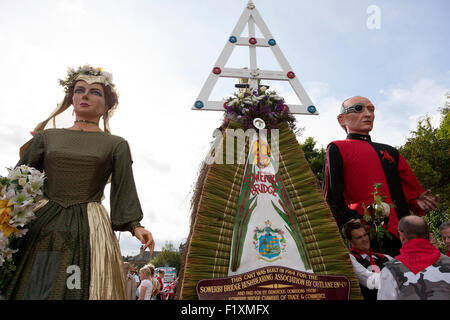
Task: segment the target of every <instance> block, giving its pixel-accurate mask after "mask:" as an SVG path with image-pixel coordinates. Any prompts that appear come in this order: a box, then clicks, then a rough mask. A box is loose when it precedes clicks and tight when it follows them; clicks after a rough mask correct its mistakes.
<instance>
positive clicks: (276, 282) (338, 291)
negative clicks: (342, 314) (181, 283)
mask: <svg viewBox="0 0 450 320" xmlns="http://www.w3.org/2000/svg"><path fill="white" fill-rule="evenodd" d="M349 294H350V281H349V280H348V279H347V278H346V277H344V276H328V275H326V276H325V275H318V274H313V273H307V272H303V271H299V270H295V269H291V268H286V267H280V266H272V267H264V268H259V269H256V270H253V271H250V272H247V273H243V274H239V275H235V276H232V277H228V278H218V279H204V280H200V281H199V282H198V283H197V295H198V298H199V299H200V300H348V299H349Z"/></svg>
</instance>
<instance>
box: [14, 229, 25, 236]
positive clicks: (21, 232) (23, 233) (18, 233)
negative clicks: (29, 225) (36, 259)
mask: <svg viewBox="0 0 450 320" xmlns="http://www.w3.org/2000/svg"><path fill="white" fill-rule="evenodd" d="M27 232H28V229H26V228H24V229H20V230H19V231H17V232H15V233H14V235H15V236H16V238H22V237H23V236H24V235H26V234H27Z"/></svg>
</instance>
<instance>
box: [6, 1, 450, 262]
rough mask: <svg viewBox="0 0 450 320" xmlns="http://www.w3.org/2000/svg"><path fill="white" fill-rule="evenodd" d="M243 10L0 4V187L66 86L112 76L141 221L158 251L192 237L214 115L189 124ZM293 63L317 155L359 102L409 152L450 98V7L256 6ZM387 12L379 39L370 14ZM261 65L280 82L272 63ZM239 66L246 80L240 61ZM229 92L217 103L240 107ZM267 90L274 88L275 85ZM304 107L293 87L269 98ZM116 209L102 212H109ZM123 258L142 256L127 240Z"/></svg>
mask: <svg viewBox="0 0 450 320" xmlns="http://www.w3.org/2000/svg"><path fill="white" fill-rule="evenodd" d="M246 3H247V0H228V1H216V0H191V1H181V0H166V1H156V0H153V1H149V0H139V1H137V0H136V1H119V0H108V1H99V0H94V1H92V0H91V1H83V0H40V1H31V0H29V1H24V0H19V1H5V0H0V44H1V50H0V70H1V72H0V74H1V75H2V76H1V77H0V88H1V89H0V90H1V91H0V92H1V94H0V111H1V114H2V117H0V141H2V144H3V146H2V150H3V152H2V156H1V157H0V174H6V169H2V168H5V167H7V166H13V165H14V164H15V163H16V162H17V160H18V151H17V150H18V147H19V146H20V145H21V144H23V143H24V142H25V141H27V140H28V139H29V138H30V135H29V133H28V132H29V131H30V130H32V129H33V128H34V127H35V126H36V124H37V123H38V122H39V121H41V120H42V119H44V118H45V117H47V116H48V114H50V112H51V111H52V110H53V109H54V108H55V106H56V104H57V103H58V102H59V101H61V99H62V97H63V91H62V89H61V88H60V87H59V86H58V83H57V79H59V78H63V77H64V76H65V72H66V70H67V68H68V67H76V66H78V65H82V64H85V63H90V64H92V65H95V66H101V67H103V68H104V69H106V70H107V71H110V72H112V73H113V75H114V79H115V83H116V85H117V88H118V90H119V94H120V105H119V109H118V111H117V112H116V114H115V115H114V117H113V118H112V120H111V128H112V131H113V133H114V134H117V135H120V136H123V137H124V138H126V139H127V140H128V141H129V143H130V146H131V149H132V152H133V159H134V165H133V167H134V172H135V180H136V185H137V189H138V193H139V196H140V198H141V205H142V207H143V210H144V214H145V218H144V220H143V222H142V223H143V224H144V225H145V226H147V227H148V228H149V229H150V230H151V231H152V232H153V233H154V236H155V239H156V242H157V248H161V246H162V245H164V243H165V241H172V242H173V243H174V245H175V246H178V244H179V243H180V242H181V241H184V240H185V239H186V237H187V234H188V225H189V199H190V192H191V188H192V185H193V183H194V182H195V179H196V175H197V170H198V167H199V165H200V162H201V161H202V159H203V158H204V156H205V154H206V152H207V150H208V147H209V143H210V142H211V139H212V132H213V130H214V128H216V127H217V126H218V125H219V124H220V119H221V117H222V114H221V113H219V112H206V111H205V112H196V111H192V110H191V106H192V103H193V102H194V101H195V99H196V97H197V95H198V93H199V92H200V89H201V88H202V86H203V84H204V82H205V80H206V78H207V76H208V74H209V72H210V71H211V69H212V67H213V66H214V63H215V61H216V59H217V58H218V56H219V54H220V52H221V50H222V49H223V47H224V45H225V43H226V41H227V39H228V37H229V36H230V34H231V31H232V30H233V28H234V26H235V24H236V23H237V21H238V18H239V16H240V15H241V13H242V11H243V9H244V7H245V5H246ZM254 3H255V5H256V7H257V9H258V11H259V12H260V14H261V15H262V17H263V19H264V21H265V23H266V24H267V26H268V27H269V29H270V31H271V33H272V35H273V36H274V38H275V39H276V40H277V44H278V45H279V46H280V48H281V50H282V51H283V53H284V55H285V56H286V58H287V60H288V61H289V63H290V65H291V66H292V68H293V71H294V72H295V73H296V75H297V76H298V78H299V79H300V81H301V82H302V84H303V86H304V87H305V89H306V91H307V92H308V94H309V95H310V97H311V98H312V100H313V102H314V103H315V105H316V106H317V108H318V111H319V113H320V115H319V116H296V117H297V120H298V126H303V127H305V131H304V135H303V136H301V137H298V139H299V141H302V140H304V138H306V137H307V136H314V137H315V139H316V140H317V141H318V144H319V146H320V145H323V146H326V145H327V144H328V143H329V142H330V141H332V140H335V139H342V138H344V136H345V135H344V132H343V131H342V130H341V129H340V127H339V125H338V124H337V122H336V114H337V111H338V109H339V105H340V103H341V102H342V100H344V99H345V98H347V97H349V96H352V95H363V96H366V97H368V98H369V99H371V100H372V102H373V103H374V104H375V106H376V120H375V126H374V130H373V132H372V137H373V138H374V140H375V141H378V142H382V143H388V144H391V145H394V146H400V145H402V144H404V142H405V141H406V138H407V137H408V135H409V132H410V131H411V130H413V129H414V128H415V126H416V123H417V120H418V119H420V118H421V117H424V116H425V115H429V116H431V117H432V119H433V123H434V124H435V125H436V124H438V122H439V111H438V108H440V107H442V106H443V104H444V94H445V92H447V91H450V54H449V52H450V41H448V39H449V37H448V34H449V31H450V22H449V19H448V16H447V13H448V12H450V2H449V1H446V0H430V1H424V0H413V1H410V0H408V1H406V0H389V1H388V0H385V1H381V0H371V1H366V0H340V1H334V0H315V1H309V0H308V1H307V0H303V1H297V0H281V1H269V0H254ZM370 5H375V6H377V7H378V8H379V9H380V13H381V16H380V17H381V20H380V29H374V30H370V29H368V27H367V24H366V22H367V20H368V18H369V17H370V14H368V13H367V8H368V7H369V6H370ZM260 53H261V55H260V56H258V63H259V64H260V65H261V66H262V68H263V67H267V68H269V69H276V68H274V66H276V62H275V60H274V59H273V58H272V57H271V55H270V51H269V53H267V52H260V51H258V54H260ZM230 64H231V65H232V66H238V67H245V66H248V61H247V53H246V52H244V51H243V50H237V49H236V50H235V54H233V56H232V57H231V58H230ZM232 84H233V82H228V83H226V82H225V83H221V84H220V85H219V86H218V89H217V90H216V91H214V92H213V95H214V96H216V97H217V98H219V99H220V98H222V97H225V96H227V95H231V94H232V93H233V91H234V88H233V86H232ZM271 85H272V84H271ZM273 88H276V89H277V90H279V91H280V93H281V94H282V95H284V96H285V97H286V98H287V99H288V102H289V99H295V96H294V95H293V93H292V92H291V90H290V88H289V86H286V85H275V84H274V87H273ZM106 196H107V199H106V201H104V205H105V206H106V207H107V208H108V200H109V199H108V187H107V189H106ZM120 236H121V238H120V244H121V247H122V251H123V253H124V254H135V253H137V252H138V248H139V243H138V242H137V240H135V239H132V238H131V237H130V236H129V235H128V234H126V233H121V235H120Z"/></svg>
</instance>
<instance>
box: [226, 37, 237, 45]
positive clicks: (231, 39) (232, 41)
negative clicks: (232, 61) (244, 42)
mask: <svg viewBox="0 0 450 320" xmlns="http://www.w3.org/2000/svg"><path fill="white" fill-rule="evenodd" d="M228 41H230V42H231V43H235V42H236V41H237V38H236V37H235V36H231V37H230V39H228Z"/></svg>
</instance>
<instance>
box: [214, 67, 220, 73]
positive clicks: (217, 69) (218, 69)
mask: <svg viewBox="0 0 450 320" xmlns="http://www.w3.org/2000/svg"><path fill="white" fill-rule="evenodd" d="M213 73H214V74H221V73H222V70H220V68H219V67H215V68H214V69H213Z"/></svg>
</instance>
